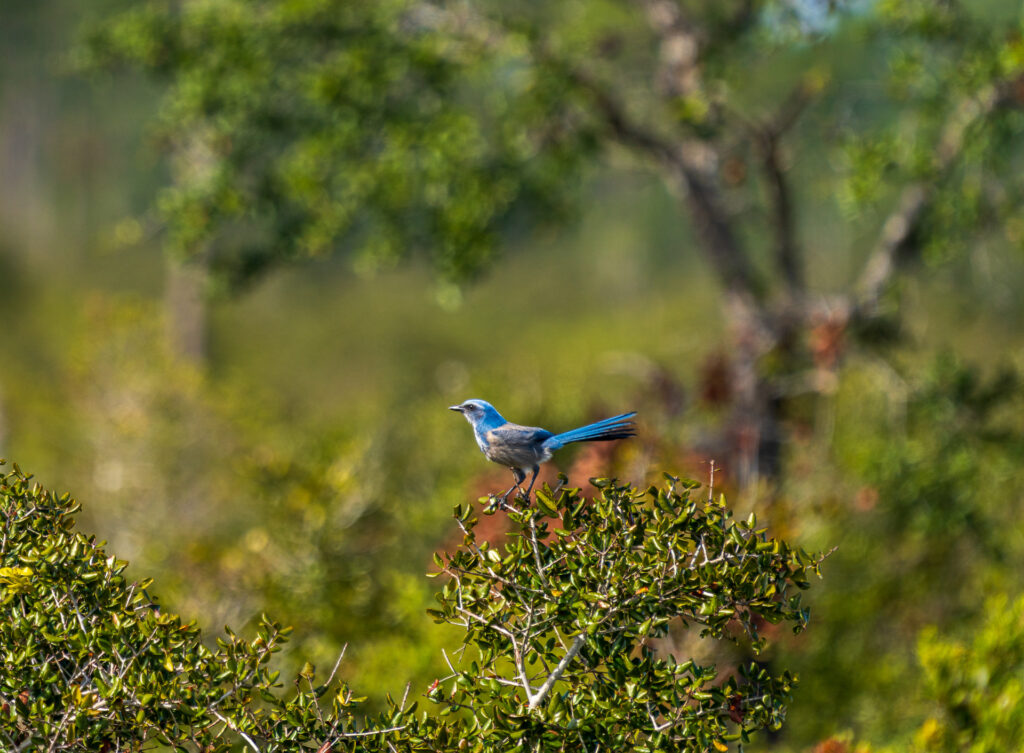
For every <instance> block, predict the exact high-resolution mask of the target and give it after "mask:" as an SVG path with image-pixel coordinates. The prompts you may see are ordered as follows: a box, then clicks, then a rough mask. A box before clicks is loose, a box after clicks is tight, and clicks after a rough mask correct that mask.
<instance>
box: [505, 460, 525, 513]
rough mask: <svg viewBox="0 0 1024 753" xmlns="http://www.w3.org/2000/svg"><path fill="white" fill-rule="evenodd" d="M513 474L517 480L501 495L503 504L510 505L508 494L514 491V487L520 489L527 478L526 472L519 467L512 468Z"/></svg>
mask: <svg viewBox="0 0 1024 753" xmlns="http://www.w3.org/2000/svg"><path fill="white" fill-rule="evenodd" d="M512 475H513V476H514V477H515V480H516V482H515V483H514V484H512V486H510V487H509V488H508V491H507V492H505V493H504V494H502V495H501V506H502V507H508V495H509V494H511V493H512V490H513V489H519V485H520V484H521V483H523V481H524V480H525V479H526V474H525V473H523V472H522V471H521V470H520V469H519V468H513V469H512Z"/></svg>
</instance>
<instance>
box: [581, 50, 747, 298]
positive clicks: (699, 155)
mask: <svg viewBox="0 0 1024 753" xmlns="http://www.w3.org/2000/svg"><path fill="white" fill-rule="evenodd" d="M563 72H564V74H565V75H566V76H567V77H568V78H569V79H570V80H571V81H572V82H573V83H575V84H576V85H577V86H578V87H579V88H580V89H581V90H582V91H584V92H586V93H587V94H589V95H590V97H591V98H592V100H593V102H594V105H595V107H596V108H597V112H598V114H599V115H600V116H601V117H602V119H603V120H604V122H605V124H606V125H607V126H608V129H609V130H610V131H611V135H612V137H613V138H614V139H615V140H616V141H618V142H619V143H620V144H622V145H624V146H627V147H629V148H631V149H634V150H637V151H639V152H641V153H642V154H643V155H644V156H646V157H648V158H651V159H653V160H654V161H655V163H656V164H658V165H659V166H660V167H661V168H662V169H664V170H665V172H666V175H667V176H668V178H669V179H670V181H671V182H672V183H673V184H674V185H676V187H678V188H679V189H680V190H681V191H682V192H683V193H684V194H685V195H686V199H687V204H688V205H689V209H690V215H691V216H692V218H693V222H694V225H695V226H696V229H697V235H698V237H699V238H700V239H701V241H702V244H701V247H702V249H703V252H704V255H705V257H706V258H707V260H708V262H709V263H710V264H711V266H712V268H713V269H714V270H715V272H716V274H717V275H718V279H719V281H720V282H721V284H722V286H723V287H724V288H725V291H726V294H727V295H728V296H729V298H730V299H731V302H732V303H734V304H740V305H741V306H742V307H743V308H744V309H746V310H747V311H748V312H753V311H756V310H757V306H756V299H757V297H758V289H759V287H760V286H759V284H758V282H757V275H756V273H755V271H754V267H753V265H752V264H751V262H750V259H749V258H748V257H747V255H746V253H745V252H744V250H743V248H742V247H741V245H740V242H739V239H738V238H737V237H736V235H735V234H734V233H733V231H732V226H731V223H730V217H729V214H728V212H727V211H726V210H725V207H724V202H723V200H722V197H721V196H720V195H719V193H718V190H717V189H716V187H715V186H714V185H713V184H712V182H711V181H710V180H709V179H708V178H707V177H706V176H705V174H706V173H707V168H706V163H707V162H708V149H709V148H708V146H707V145H706V144H704V143H702V142H699V141H696V140H692V139H687V140H681V141H678V142H674V141H670V140H668V139H665V138H663V137H662V136H660V135H659V134H657V133H655V132H654V131H652V130H650V129H648V128H646V127H644V126H642V125H640V124H638V123H636V122H634V121H633V119H632V118H631V117H630V116H629V114H628V113H627V111H626V108H625V106H624V105H623V104H622V103H621V102H619V101H618V100H617V99H616V98H615V97H614V96H613V95H612V94H611V93H610V92H609V91H607V90H606V89H605V87H604V86H602V85H601V84H600V83H599V82H598V81H596V80H595V79H594V78H593V77H592V76H591V75H590V74H589V73H586V72H584V71H582V70H579V69H572V68H568V67H566V68H565V69H564V71H563Z"/></svg>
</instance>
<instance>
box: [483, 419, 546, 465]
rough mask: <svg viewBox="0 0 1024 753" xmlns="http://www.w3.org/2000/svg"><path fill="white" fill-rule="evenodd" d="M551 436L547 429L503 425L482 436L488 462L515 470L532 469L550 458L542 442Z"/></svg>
mask: <svg viewBox="0 0 1024 753" xmlns="http://www.w3.org/2000/svg"><path fill="white" fill-rule="evenodd" d="M551 436H552V434H551V432H550V431H548V430H547V429H541V428H539V427H536V426H520V425H519V424H504V425H503V426H499V427H497V428H496V429H491V430H490V431H488V432H486V433H485V434H484V440H485V441H486V444H487V447H486V448H485V449H484V454H485V455H486V456H487V459H488V460H493V461H494V462H495V463H501V464H502V465H507V466H509V467H515V468H532V467H533V466H535V465H537V464H538V463H543V462H544V461H545V460H547V459H548V458H550V457H551V451H550V450H549V449H548V448H546V447H545V446H544V441H545V440H546V439H549V438H550V437H551Z"/></svg>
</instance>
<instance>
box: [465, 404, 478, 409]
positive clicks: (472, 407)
mask: <svg viewBox="0 0 1024 753" xmlns="http://www.w3.org/2000/svg"><path fill="white" fill-rule="evenodd" d="M466 410H476V406H475V405H472V404H470V405H467V406H466Z"/></svg>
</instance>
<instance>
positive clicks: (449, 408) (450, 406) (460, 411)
mask: <svg viewBox="0 0 1024 753" xmlns="http://www.w3.org/2000/svg"><path fill="white" fill-rule="evenodd" d="M448 410H453V411H457V412H458V413H462V406H461V405H449V406H448Z"/></svg>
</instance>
